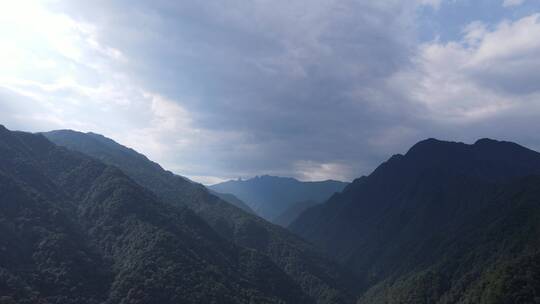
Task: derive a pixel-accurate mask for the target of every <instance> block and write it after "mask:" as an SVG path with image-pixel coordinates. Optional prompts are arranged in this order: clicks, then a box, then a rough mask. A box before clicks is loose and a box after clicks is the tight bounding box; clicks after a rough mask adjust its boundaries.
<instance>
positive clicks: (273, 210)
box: [209, 175, 347, 223]
mask: <svg viewBox="0 0 540 304" xmlns="http://www.w3.org/2000/svg"><path fill="white" fill-rule="evenodd" d="M345 186H347V183H345V182H340V181H334V180H327V181H318V182H301V181H299V180H297V179H294V178H290V177H278V176H270V175H263V176H257V177H254V178H251V179H248V180H230V181H226V182H223V183H219V184H216V185H212V186H210V187H209V188H210V189H212V190H214V191H218V192H222V193H231V194H234V195H235V196H237V197H238V198H239V199H241V200H242V201H244V202H246V204H248V206H249V207H250V208H251V209H253V210H254V211H255V212H256V213H257V214H259V215H260V216H261V217H263V218H265V219H266V220H269V221H271V222H274V223H276V220H277V219H278V218H279V217H283V216H284V213H287V212H289V209H290V208H292V207H293V206H295V207H294V208H296V209H299V208H300V207H302V206H306V204H305V202H307V201H311V202H316V203H322V202H324V201H326V200H327V199H328V198H329V197H330V196H332V194H334V193H336V192H341V191H342V190H343V188H345ZM302 203H303V204H302ZM301 211H303V210H301ZM289 213H290V212H289Z"/></svg>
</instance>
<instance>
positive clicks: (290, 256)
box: [45, 131, 357, 304]
mask: <svg viewBox="0 0 540 304" xmlns="http://www.w3.org/2000/svg"><path fill="white" fill-rule="evenodd" d="M45 135H46V136H47V137H48V138H49V139H50V140H51V141H53V142H55V143H56V144H58V145H61V146H65V147H68V148H69V149H72V150H76V151H80V152H83V153H85V154H87V155H90V156H92V157H95V158H97V159H99V160H101V161H103V162H105V163H107V164H109V165H114V166H116V167H118V168H120V169H121V170H122V171H123V172H125V173H126V174H127V175H128V176H130V177H131V178H133V180H134V181H136V182H137V183H139V184H140V185H142V186H143V187H145V188H146V189H148V190H150V191H152V192H153V193H155V194H156V195H157V196H158V197H159V198H160V199H162V200H163V201H165V202H167V203H169V204H170V205H173V206H188V207H189V208H190V209H191V210H193V211H194V212H195V213H196V214H197V215H199V216H201V217H202V218H203V219H204V220H205V221H206V222H207V223H208V224H210V226H211V227H213V228H214V230H215V231H217V232H218V233H220V234H221V236H223V237H225V238H226V239H229V240H232V241H233V242H234V243H235V244H237V245H240V246H243V247H247V248H250V249H254V250H256V251H257V252H261V253H263V254H265V255H267V256H268V257H269V258H270V259H271V260H272V261H273V262H274V263H275V265H277V266H278V267H279V268H280V269H281V270H282V271H283V272H285V273H286V274H288V275H289V277H290V278H291V279H292V280H293V281H294V282H295V283H296V284H298V285H299V286H300V287H301V288H302V290H303V292H304V293H305V294H307V295H309V296H310V297H311V298H313V299H315V301H316V302H317V303H336V304H337V303H353V302H354V301H355V297H354V296H353V295H352V293H354V292H356V287H357V285H356V284H357V281H356V280H355V279H354V278H353V277H352V276H351V275H350V274H348V273H347V272H346V271H344V270H342V269H340V267H339V266H338V265H337V264H335V263H334V262H332V261H330V260H329V259H327V258H325V257H324V256H323V255H321V254H320V253H319V252H318V250H315V249H314V248H313V247H312V246H311V245H310V244H308V243H306V242H305V241H303V240H302V239H300V238H299V237H297V236H295V235H293V234H292V233H290V232H289V231H287V230H286V229H284V228H282V227H279V226H276V225H273V224H271V223H269V222H267V221H265V220H263V219H261V218H259V217H257V216H255V215H253V214H251V213H249V212H246V211H244V210H242V209H240V208H238V207H235V206H233V205H231V204H229V203H227V202H224V201H223V200H221V199H219V198H218V197H216V196H214V195H212V194H211V193H210V192H209V191H208V190H207V189H206V188H205V187H203V186H202V185H199V184H195V183H193V182H191V181H189V180H187V179H185V178H183V177H180V176H177V175H174V174H172V173H171V172H168V171H165V170H163V169H162V168H161V167H160V166H159V165H158V164H156V163H153V162H151V161H149V160H148V159H147V158H146V157H144V156H143V155H141V154H139V153H137V152H135V151H134V150H132V149H129V148H126V147H124V146H121V145H119V144H117V143H116V142H114V141H112V140H110V139H108V138H105V137H103V136H101V135H97V134H92V133H87V134H84V133H79V132H73V131H54V132H50V133H46V134H45Z"/></svg>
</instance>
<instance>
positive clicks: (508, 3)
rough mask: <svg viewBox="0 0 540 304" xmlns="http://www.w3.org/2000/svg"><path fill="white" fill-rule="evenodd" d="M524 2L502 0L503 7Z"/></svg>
mask: <svg viewBox="0 0 540 304" xmlns="http://www.w3.org/2000/svg"><path fill="white" fill-rule="evenodd" d="M523 3H525V0H504V1H503V7H511V6H519V5H522V4H523Z"/></svg>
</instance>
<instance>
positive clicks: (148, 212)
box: [0, 127, 313, 304]
mask: <svg viewBox="0 0 540 304" xmlns="http://www.w3.org/2000/svg"><path fill="white" fill-rule="evenodd" d="M0 202H1V204H2V208H0V303H111V304H112V303H160V304H161V303H313V300H312V299H311V298H309V297H308V296H306V295H305V294H304V293H303V292H302V290H301V288H300V287H299V286H298V284H297V283H295V282H294V281H293V280H291V279H290V277H289V276H288V275H286V274H285V273H284V272H283V271H282V270H281V269H279V268H278V267H276V266H275V264H274V263H273V262H272V261H271V260H270V259H268V258H267V257H266V256H265V255H262V254H259V253H257V252H256V251H254V250H250V249H245V248H241V247H238V246H236V245H234V244H232V243H231V242H229V241H227V240H225V239H224V238H222V237H221V236H219V235H218V234H217V233H216V232H215V231H214V230H213V229H211V228H210V227H209V226H208V225H207V224H206V223H205V222H204V221H203V220H201V219H200V218H199V217H198V216H196V215H195V214H194V213H193V212H192V211H191V210H190V209H188V208H179V207H173V206H171V205H169V204H165V203H162V202H160V200H159V199H158V198H157V197H156V196H155V195H154V194H153V193H151V192H149V191H147V190H146V189H144V188H143V187H141V186H139V185H138V184H136V183H135V182H133V181H132V180H131V179H130V178H128V177H127V176H126V175H124V174H123V173H122V172H121V171H120V170H119V169H117V168H115V167H111V166H108V165H105V164H103V163H101V162H99V161H97V160H95V159H92V158H90V157H87V156H85V155H82V154H80V153H77V152H72V151H68V150H67V149H65V148H60V147H58V146H56V145H54V144H52V143H51V142H49V141H48V140H47V139H46V138H45V137H43V136H42V135H33V134H28V133H22V132H10V131H8V130H7V129H5V128H3V127H0Z"/></svg>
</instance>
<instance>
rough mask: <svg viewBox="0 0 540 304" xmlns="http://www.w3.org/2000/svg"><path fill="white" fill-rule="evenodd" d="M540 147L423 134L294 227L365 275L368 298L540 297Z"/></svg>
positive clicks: (489, 299) (466, 300)
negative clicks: (424, 137) (539, 150)
mask: <svg viewBox="0 0 540 304" xmlns="http://www.w3.org/2000/svg"><path fill="white" fill-rule="evenodd" d="M538 174H540V154H539V153H537V152H535V151H532V150H529V149H527V148H524V147H522V146H519V145H517V144H514V143H510V142H499V141H494V140H490V139H482V140H479V141H477V142H476V143H475V144H473V145H467V144H463V143H454V142H443V141H438V140H434V139H430V140H426V141H422V142H420V143H418V144H416V145H415V146H414V147H412V148H411V149H410V150H409V151H408V152H407V154H405V155H395V156H393V157H392V158H391V159H389V160H388V161H387V162H385V163H384V164H382V165H381V166H379V167H378V168H377V169H376V170H375V171H374V172H373V173H372V174H370V175H369V176H367V177H362V178H359V179H357V180H355V181H354V182H353V183H352V184H350V185H349V186H347V187H346V189H345V190H344V191H343V192H342V193H340V194H336V195H334V196H332V198H330V199H329V200H328V201H327V202H326V203H324V204H322V205H318V206H315V207H312V208H310V209H308V210H307V211H305V212H304V213H303V214H302V215H301V216H300V217H299V218H298V219H297V220H296V221H295V222H294V223H292V224H291V225H290V228H291V229H292V230H293V231H295V232H296V233H298V234H299V235H301V236H303V237H305V238H306V239H308V240H311V241H313V242H314V243H316V244H317V245H318V246H320V247H321V248H323V249H324V250H326V252H328V253H331V254H333V255H334V257H336V258H337V259H339V260H340V261H342V262H343V263H345V264H346V265H348V268H349V269H352V270H353V271H355V272H356V274H357V275H359V276H360V277H361V278H362V280H363V282H364V284H365V285H364V286H365V290H366V293H365V294H364V295H363V296H362V297H361V299H360V300H359V303H426V304H427V303H538V299H539V298H538V295H540V177H538Z"/></svg>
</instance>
